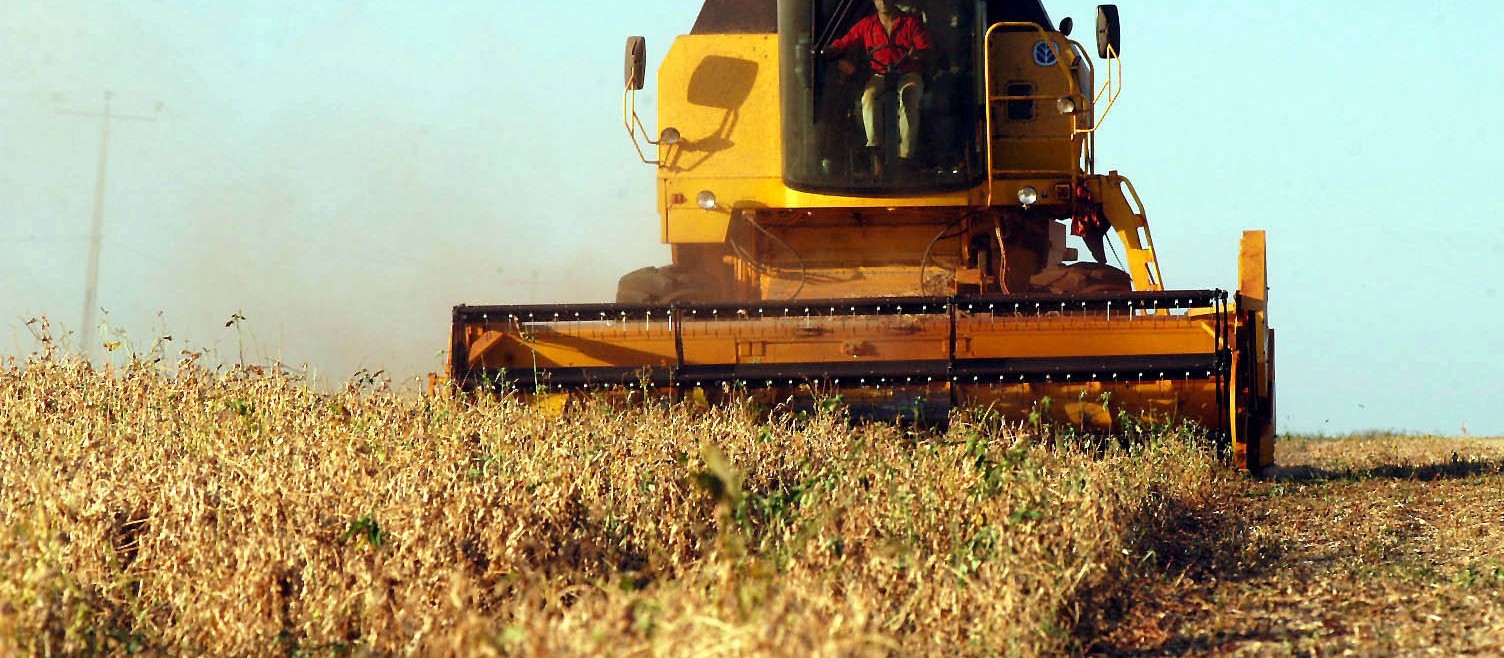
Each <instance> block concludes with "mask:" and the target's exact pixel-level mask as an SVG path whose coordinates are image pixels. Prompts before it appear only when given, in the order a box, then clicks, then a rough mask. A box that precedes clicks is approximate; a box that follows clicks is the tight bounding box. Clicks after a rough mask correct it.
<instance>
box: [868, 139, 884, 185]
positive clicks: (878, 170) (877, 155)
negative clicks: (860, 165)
mask: <svg viewBox="0 0 1504 658" xmlns="http://www.w3.org/2000/svg"><path fill="white" fill-rule="evenodd" d="M867 155H868V156H869V157H870V158H871V160H872V177H873V178H878V179H881V178H882V177H883V173H884V171H883V149H882V147H881V146H869V147H867Z"/></svg>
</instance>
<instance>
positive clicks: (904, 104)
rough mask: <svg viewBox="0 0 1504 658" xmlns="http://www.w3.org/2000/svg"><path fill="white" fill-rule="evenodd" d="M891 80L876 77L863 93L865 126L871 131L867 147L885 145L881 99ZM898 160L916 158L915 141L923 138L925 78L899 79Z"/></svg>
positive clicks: (909, 76)
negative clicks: (921, 108)
mask: <svg viewBox="0 0 1504 658" xmlns="http://www.w3.org/2000/svg"><path fill="white" fill-rule="evenodd" d="M886 85H887V78H885V77H883V76H880V75H873V76H872V77H870V78H868V79H867V88H866V90H864V91H863V92H862V123H863V124H865V125H866V127H867V146H868V147H872V148H876V147H880V146H882V145H883V123H884V121H883V112H882V107H881V104H880V103H879V102H878V98H879V97H880V96H881V94H882V92H883V89H884V87H885V86H886ZM897 88H898V157H900V158H904V159H909V158H912V157H914V140H916V139H918V138H919V101H920V99H921V98H923V97H924V77H923V76H921V75H919V74H918V73H903V74H900V75H899V78H898V84H897Z"/></svg>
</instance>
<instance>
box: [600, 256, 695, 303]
mask: <svg viewBox="0 0 1504 658" xmlns="http://www.w3.org/2000/svg"><path fill="white" fill-rule="evenodd" d="M698 278H699V277H697V276H696V275H695V273H694V272H692V271H690V270H687V269H685V268H682V267H679V266H676V265H666V266H664V267H644V268H642V269H639V270H634V271H632V272H628V273H627V274H626V275H624V276H622V277H621V279H620V280H619V281H617V283H616V303H618V304H673V303H676V302H690V301H698V300H701V299H704V297H705V287H704V286H703V285H701V284H700V282H699V280H698Z"/></svg>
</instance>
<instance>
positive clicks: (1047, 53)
mask: <svg viewBox="0 0 1504 658" xmlns="http://www.w3.org/2000/svg"><path fill="white" fill-rule="evenodd" d="M1059 61H1060V58H1059V57H1057V56H1056V55H1055V44H1053V43H1050V42H1048V41H1040V42H1039V43H1036V44H1034V63H1035V64H1038V65H1040V66H1054V65H1055V64H1056V63H1057V62H1059Z"/></svg>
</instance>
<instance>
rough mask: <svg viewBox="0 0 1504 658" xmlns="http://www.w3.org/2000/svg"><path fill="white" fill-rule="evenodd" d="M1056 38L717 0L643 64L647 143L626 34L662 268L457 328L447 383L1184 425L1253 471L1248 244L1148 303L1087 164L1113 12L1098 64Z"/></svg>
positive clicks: (919, 15)
mask: <svg viewBox="0 0 1504 658" xmlns="http://www.w3.org/2000/svg"><path fill="white" fill-rule="evenodd" d="M1071 28H1072V26H1071V20H1070V19H1065V20H1063V21H1061V23H1060V24H1059V25H1056V24H1054V23H1052V22H1051V21H1050V19H1049V16H1048V15H1047V14H1046V12H1045V10H1044V7H1043V6H1041V5H1040V3H1039V2H1037V0H983V1H977V0H926V1H918V0H916V1H913V2H902V1H897V0H896V1H894V2H888V1H887V0H778V1H777V2H775V1H774V0H708V1H707V2H706V3H705V6H704V8H703V9H702V10H701V13H700V16H699V19H698V21H697V22H696V24H695V27H694V29H693V30H692V32H691V33H690V34H689V35H687V36H683V37H680V38H679V39H677V40H676V41H675V42H674V45H673V47H672V49H671V50H670V51H669V53H668V55H667V57H666V58H665V60H664V63H663V65H662V67H661V69H660V71H659V82H658V91H659V108H658V117H659V122H660V123H661V124H662V125H663V128H662V130H661V131H659V132H658V133H657V136H656V138H653V137H650V136H649V135H651V133H647V131H646V128H645V126H644V124H643V122H642V121H641V120H640V119H639V118H638V117H637V114H636V110H635V107H636V105H635V103H636V92H637V91H638V90H640V89H642V88H643V86H644V83H645V77H646V76H645V72H646V65H645V63H646V55H645V52H646V50H645V44H644V43H643V41H642V39H640V38H637V37H634V38H632V39H629V40H628V47H627V63H626V94H625V100H624V103H623V106H624V109H623V119H624V121H625V123H626V127H627V129H628V132H629V134H630V136H631V137H632V140H633V143H634V144H635V145H636V146H637V148H638V150H639V152H640V154H641V155H642V159H643V160H644V161H645V162H647V163H649V164H651V165H653V166H654V167H655V168H656V170H657V172H658V206H659V213H660V235H661V239H662V240H663V241H664V242H665V243H667V244H669V245H671V246H672V251H673V263H672V264H671V265H668V266H664V267H650V268H643V269H640V270H637V271H635V272H632V273H629V274H627V275H626V276H624V277H622V279H621V281H620V283H619V288H618V296H617V303H614V304H594V305H543V306H460V307H457V308H455V310H454V325H453V327H454V328H453V334H452V344H451V354H450V373H449V375H450V378H451V379H452V382H453V384H454V385H455V386H456V387H458V388H460V389H461V390H467V391H468V390H477V389H492V388H494V389H498V390H512V391H517V392H519V393H520V394H524V395H530V396H558V395H566V394H569V393H571V392H575V391H580V390H588V389H591V388H596V387H606V388H616V387H624V386H625V387H642V388H648V389H654V390H661V391H665V392H668V393H678V394H684V393H687V392H694V393H695V394H696V395H705V396H707V397H710V398H714V397H715V396H717V395H719V394H720V392H722V391H729V390H735V391H746V392H750V393H751V394H753V395H765V396H768V398H769V399H770V400H781V399H785V398H787V397H789V396H796V397H797V396H807V395H810V393H811V391H826V392H838V393H839V395H840V396H841V398H842V399H843V400H844V401H846V402H847V403H848V404H850V405H851V406H852V409H853V411H854V412H855V413H858V414H861V415H868V416H876V417H884V416H886V417H888V418H892V417H894V416H895V415H899V414H914V413H921V414H924V415H925V416H926V417H927V418H936V417H944V414H945V413H946V411H947V410H948V409H949V408H952V407H956V406H971V405H990V406H992V407H994V408H996V409H999V410H1001V411H1003V412H1004V413H1016V414H1019V415H1020V417H1024V416H1027V415H1028V414H1030V413H1038V412H1039V411H1040V410H1041V409H1044V410H1045V411H1047V412H1048V414H1049V415H1050V416H1052V417H1053V418H1054V420H1057V421H1059V422H1062V423H1070V424H1073V425H1076V426H1078V427H1081V428H1083V429H1089V430H1093V431H1111V430H1112V429H1114V428H1115V427H1118V426H1120V424H1121V423H1123V422H1125V421H1128V420H1132V421H1141V420H1148V421H1176V420H1191V421H1195V422H1198V423H1200V424H1201V425H1202V426H1204V427H1206V428H1208V429H1209V430H1210V431H1212V432H1214V433H1216V434H1217V435H1218V436H1220V437H1222V438H1223V439H1224V440H1225V441H1226V442H1227V443H1228V444H1229V445H1230V446H1231V447H1232V454H1233V455H1234V458H1235V460H1236V461H1237V463H1238V465H1239V466H1241V467H1245V468H1252V469H1258V468H1262V467H1265V466H1268V465H1270V464H1271V463H1272V458H1273V441H1274V407H1273V400H1274V396H1273V391H1274V368H1273V354H1274V334H1273V330H1272V329H1270V328H1269V325H1268V320H1267V304H1268V286H1267V280H1266V272H1265V256H1264V252H1265V242H1264V234H1263V232H1261V231H1249V232H1246V233H1245V234H1244V236H1243V243H1242V257H1241V263H1240V272H1241V274H1240V277H1241V280H1240V281H1239V287H1238V290H1237V291H1236V292H1235V293H1229V292H1225V291H1222V290H1173V289H1167V288H1166V287H1165V282H1164V278H1163V276H1162V274H1161V271H1160V265H1159V261H1158V259H1157V257H1156V255H1155V251H1154V243H1153V238H1152V235H1151V233H1150V231H1149V224H1148V221H1147V217H1146V213H1145V211H1144V207H1143V204H1142V202H1141V201H1140V200H1139V197H1138V193H1137V191H1136V190H1134V188H1133V185H1132V183H1130V182H1129V181H1128V179H1127V178H1125V177H1123V176H1121V175H1119V174H1118V173H1117V172H1109V173H1106V174H1099V173H1097V172H1096V149H1095V134H1096V131H1097V130H1098V129H1099V128H1100V126H1101V124H1102V120H1103V119H1105V118H1106V116H1107V114H1108V112H1109V111H1110V109H1111V107H1112V105H1113V103H1115V102H1116V100H1117V98H1118V94H1119V92H1120V91H1121V79H1122V75H1121V66H1122V64H1121V60H1120V59H1119V54H1120V53H1121V40H1120V39H1121V38H1120V27H1119V23H1118V16H1117V10H1116V8H1115V7H1114V6H1112V5H1103V6H1102V7H1100V8H1099V9H1098V27H1097V44H1096V46H1097V48H1096V51H1097V56H1098V57H1097V58H1098V60H1100V61H1101V62H1103V63H1104V65H1103V66H1102V70H1101V71H1098V70H1097V68H1096V66H1097V65H1096V64H1094V60H1093V59H1092V58H1091V57H1090V56H1089V55H1088V54H1087V52H1086V49H1085V47H1084V46H1082V45H1081V44H1080V43H1078V42H1076V41H1073V40H1071V39H1070V33H1071ZM868 42H876V43H868ZM858 46H865V47H858ZM895 51H901V52H897V53H896V54H897V55H899V56H897V57H895V56H893V55H894V54H895ZM1098 78H1102V80H1103V82H1102V83H1101V84H1100V86H1099V85H1098V83H1097V80H1098ZM654 150H656V154H651V155H653V157H649V156H650V151H654ZM1071 234H1074V235H1076V236H1078V237H1080V238H1081V239H1082V241H1083V243H1084V244H1085V246H1086V248H1087V251H1088V252H1089V253H1090V255H1091V257H1092V258H1091V260H1089V261H1088V260H1082V259H1080V258H1079V256H1078V254H1077V250H1076V249H1073V248H1071V247H1069V246H1068V236H1069V235H1071ZM1109 252H1110V253H1111V256H1112V258H1111V259H1109V257H1108V254H1109ZM1109 260H1113V261H1114V263H1112V264H1110V263H1109V262H1108V261H1109ZM1046 399H1048V400H1049V401H1050V403H1049V404H1045V405H1042V404H1041V403H1042V402H1043V401H1044V400H1046Z"/></svg>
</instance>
